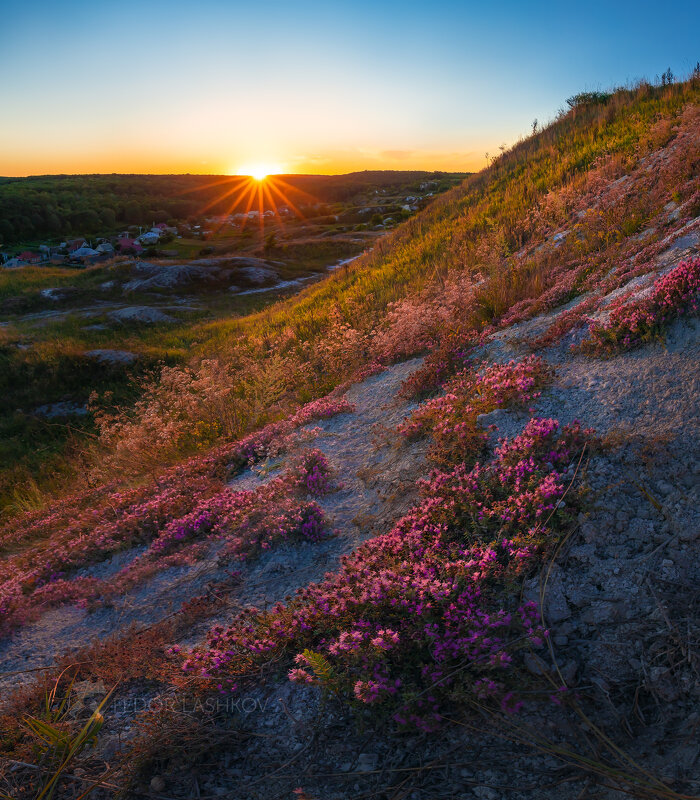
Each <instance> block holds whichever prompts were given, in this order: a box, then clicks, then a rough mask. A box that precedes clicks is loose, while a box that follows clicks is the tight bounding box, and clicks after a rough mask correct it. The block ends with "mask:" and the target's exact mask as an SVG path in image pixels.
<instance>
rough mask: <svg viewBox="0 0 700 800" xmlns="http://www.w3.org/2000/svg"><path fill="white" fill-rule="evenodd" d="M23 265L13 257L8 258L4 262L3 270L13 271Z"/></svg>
mask: <svg viewBox="0 0 700 800" xmlns="http://www.w3.org/2000/svg"><path fill="white" fill-rule="evenodd" d="M23 266H24V264H23V263H22V262H21V261H20V260H19V258H17V256H15V257H14V258H8V259H7V261H6V262H5V269H14V268H15V267H23Z"/></svg>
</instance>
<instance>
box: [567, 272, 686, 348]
mask: <svg viewBox="0 0 700 800" xmlns="http://www.w3.org/2000/svg"><path fill="white" fill-rule="evenodd" d="M699 309H700V258H694V259H692V260H690V261H681V263H680V264H679V265H678V266H677V267H676V268H675V269H672V270H671V271H670V272H668V273H667V274H666V275H663V276H662V277H661V278H659V279H658V280H657V281H656V282H655V283H654V286H653V287H652V290H651V292H649V294H647V295H646V296H645V297H643V298H642V299H638V300H636V301H633V302H631V303H624V302H622V303H621V304H620V305H616V306H614V307H613V309H612V311H611V312H610V316H609V317H608V319H607V321H606V322H604V323H600V322H595V321H591V324H590V329H589V338H588V339H587V340H585V341H584V342H582V344H581V347H582V349H583V350H584V351H585V352H588V353H614V352H617V351H620V350H630V349H631V348H633V347H638V346H639V345H641V344H643V343H644V342H648V341H651V340H652V339H655V338H659V337H661V336H662V335H663V332H664V331H665V330H666V328H667V327H668V325H669V324H670V323H671V322H673V320H675V319H677V318H678V317H681V316H684V315H686V314H697V313H698V310H699Z"/></svg>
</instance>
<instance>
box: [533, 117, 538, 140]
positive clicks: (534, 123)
mask: <svg viewBox="0 0 700 800" xmlns="http://www.w3.org/2000/svg"><path fill="white" fill-rule="evenodd" d="M536 133H537V117H535V118H534V119H533V120H532V135H533V136H534V135H535V134H536Z"/></svg>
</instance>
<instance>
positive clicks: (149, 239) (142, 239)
mask: <svg viewBox="0 0 700 800" xmlns="http://www.w3.org/2000/svg"><path fill="white" fill-rule="evenodd" d="M159 239H160V231H158V232H157V233H155V232H154V231H146V233H142V234H141V236H139V237H138V239H136V241H137V242H139V243H140V244H142V245H143V244H145V245H152V244H157V242H158V240H159Z"/></svg>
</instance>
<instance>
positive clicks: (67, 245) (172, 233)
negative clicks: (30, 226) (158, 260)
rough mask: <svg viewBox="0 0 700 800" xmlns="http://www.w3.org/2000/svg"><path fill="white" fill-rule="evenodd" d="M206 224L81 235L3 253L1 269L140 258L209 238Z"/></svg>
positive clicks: (226, 220) (214, 220) (253, 217)
mask: <svg viewBox="0 0 700 800" xmlns="http://www.w3.org/2000/svg"><path fill="white" fill-rule="evenodd" d="M291 215H292V212H291V211H290V209H288V208H286V207H283V208H278V209H277V210H276V212H275V211H269V210H268V211H264V212H263V213H262V215H261V214H260V212H259V211H249V212H247V213H246V214H242V213H238V214H229V215H225V216H220V217H210V218H207V219H205V220H204V222H205V223H206V225H208V226H211V227H216V228H217V229H221V228H222V227H223V226H229V227H232V228H242V227H244V225H245V223H246V222H248V221H250V222H260V221H261V218H262V219H271V218H273V217H275V216H282V217H289V216H291ZM206 225H205V226H202V225H193V224H189V223H177V225H174V224H167V223H165V222H159V223H153V224H152V226H151V227H150V228H148V227H146V228H144V227H143V226H139V227H136V226H131V227H130V228H129V229H128V230H125V231H122V232H120V233H118V234H117V235H116V236H113V237H110V238H105V237H97V238H88V237H84V236H78V237H76V238H73V239H66V241H64V242H61V243H60V244H57V245H51V244H41V245H39V247H38V248H37V249H36V250H23V251H22V252H20V253H17V254H14V255H13V254H10V253H4V252H0V267H4V268H5V269H13V268H17V267H25V266H31V265H37V264H38V265H42V264H44V265H47V266H49V265H52V266H61V265H70V266H74V267H75V266H78V267H79V266H91V265H93V264H97V263H99V262H101V261H107V260H109V259H111V258H114V257H115V256H117V255H127V256H139V255H142V254H144V253H145V252H146V251H147V250H149V248H154V247H156V246H157V245H159V244H160V245H163V244H167V243H168V242H171V241H173V239H175V238H177V239H182V238H183V237H184V236H187V237H194V238H200V239H203V240H204V239H206V238H207V237H208V236H211V235H212V234H213V233H214V231H213V230H209V229H207V228H206Z"/></svg>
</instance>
